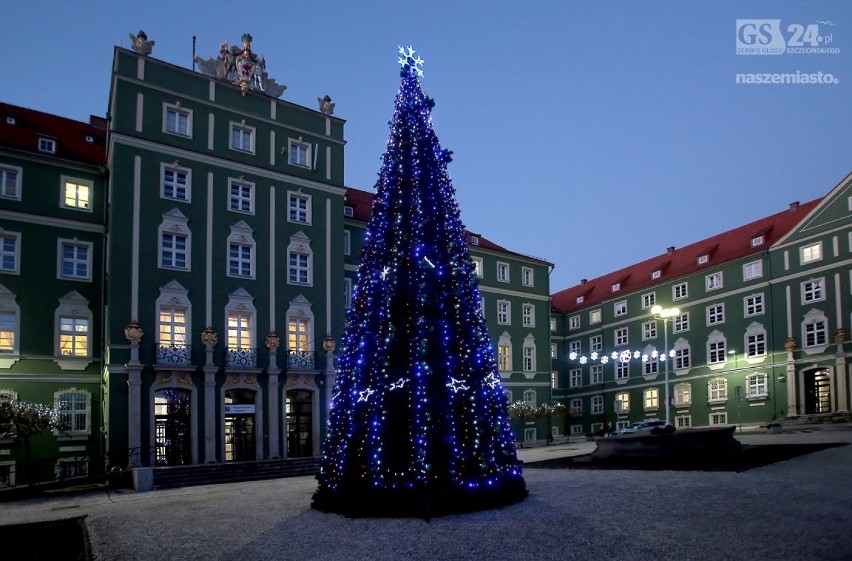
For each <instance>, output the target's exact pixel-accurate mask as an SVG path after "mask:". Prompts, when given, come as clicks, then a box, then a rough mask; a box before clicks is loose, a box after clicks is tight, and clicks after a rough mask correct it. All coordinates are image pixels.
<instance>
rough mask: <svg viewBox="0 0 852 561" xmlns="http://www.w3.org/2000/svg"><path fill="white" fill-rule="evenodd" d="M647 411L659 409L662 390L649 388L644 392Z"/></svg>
mask: <svg viewBox="0 0 852 561" xmlns="http://www.w3.org/2000/svg"><path fill="white" fill-rule="evenodd" d="M643 397H644V400H643V401H644V404H645V410H646V411H648V410H653V409H659V407H660V390H658V389H657V388H648V389H646V390H645V391H644V395H643Z"/></svg>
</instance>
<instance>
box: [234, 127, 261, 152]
mask: <svg viewBox="0 0 852 561" xmlns="http://www.w3.org/2000/svg"><path fill="white" fill-rule="evenodd" d="M256 133H257V129H255V127H252V126H249V125H246V123H245V121H241V122H239V123H237V122H234V121H231V123H230V126H229V127H228V148H230V149H231V150H233V151H234V152H240V153H242V154H254V151H255V142H256V141H257V134H256ZM235 135H237V136H236V137H235ZM237 138H238V139H239V141H238V142H235V140H236V139H237ZM246 139H248V146H246Z"/></svg>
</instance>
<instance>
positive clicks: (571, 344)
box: [568, 339, 583, 355]
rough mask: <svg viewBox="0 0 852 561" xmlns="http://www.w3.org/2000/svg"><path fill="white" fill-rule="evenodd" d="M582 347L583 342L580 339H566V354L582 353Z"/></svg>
mask: <svg viewBox="0 0 852 561" xmlns="http://www.w3.org/2000/svg"><path fill="white" fill-rule="evenodd" d="M582 347H583V343H582V342H581V341H578V340H576V339H575V340H574V341H568V354H569V355H572V354H576V355H580V354H581V353H582V350H581V349H582Z"/></svg>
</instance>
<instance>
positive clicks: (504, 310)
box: [497, 300, 512, 325]
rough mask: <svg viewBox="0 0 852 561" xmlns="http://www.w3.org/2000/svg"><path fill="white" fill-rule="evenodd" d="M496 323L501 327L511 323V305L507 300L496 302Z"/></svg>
mask: <svg viewBox="0 0 852 561" xmlns="http://www.w3.org/2000/svg"><path fill="white" fill-rule="evenodd" d="M497 323H499V324H501V325H510V324H511V323H512V305H511V303H509V302H508V301H507V300H498V301H497Z"/></svg>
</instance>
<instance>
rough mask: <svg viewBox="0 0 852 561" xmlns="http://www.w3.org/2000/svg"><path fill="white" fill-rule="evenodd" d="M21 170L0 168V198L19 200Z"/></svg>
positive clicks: (3, 166)
mask: <svg viewBox="0 0 852 561" xmlns="http://www.w3.org/2000/svg"><path fill="white" fill-rule="evenodd" d="M21 172H22V170H21V168H19V167H13V166H7V165H2V166H0V197H3V198H4V199H15V200H21Z"/></svg>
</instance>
